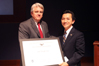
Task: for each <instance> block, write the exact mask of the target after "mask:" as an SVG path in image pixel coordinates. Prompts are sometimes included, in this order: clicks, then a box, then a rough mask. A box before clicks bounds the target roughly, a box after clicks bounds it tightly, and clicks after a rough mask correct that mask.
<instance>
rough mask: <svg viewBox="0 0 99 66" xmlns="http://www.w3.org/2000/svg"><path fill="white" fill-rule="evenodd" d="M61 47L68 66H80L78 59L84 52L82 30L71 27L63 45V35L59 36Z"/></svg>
mask: <svg viewBox="0 0 99 66" xmlns="http://www.w3.org/2000/svg"><path fill="white" fill-rule="evenodd" d="M59 38H60V42H61V47H62V50H63V53H64V56H66V57H67V58H68V59H69V61H68V62H67V63H68V64H69V66H81V65H80V60H81V58H82V57H83V56H84V53H85V41H84V35H83V33H82V32H80V31H78V30H76V29H75V28H74V27H73V28H72V29H71V31H70V33H69V35H68V36H67V38H66V41H65V44H64V45H63V36H60V37H59Z"/></svg>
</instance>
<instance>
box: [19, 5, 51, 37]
mask: <svg viewBox="0 0 99 66" xmlns="http://www.w3.org/2000/svg"><path fill="white" fill-rule="evenodd" d="M43 12H44V7H43V5H42V4H40V3H35V4H33V5H32V6H31V16H32V17H31V18H30V19H28V20H26V21H24V22H22V23H21V24H20V25H19V39H29V38H45V37H49V36H50V35H49V31H48V26H47V24H46V22H44V21H42V20H41V19H42V17H43ZM38 23H39V24H40V28H41V31H42V33H43V37H41V36H40V33H39V30H38Z"/></svg>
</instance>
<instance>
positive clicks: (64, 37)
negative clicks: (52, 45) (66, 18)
mask: <svg viewBox="0 0 99 66" xmlns="http://www.w3.org/2000/svg"><path fill="white" fill-rule="evenodd" d="M65 40H66V31H65V32H64V35H63V44H64V43H65Z"/></svg>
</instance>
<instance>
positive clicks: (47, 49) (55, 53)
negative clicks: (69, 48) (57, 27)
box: [20, 38, 64, 66]
mask: <svg viewBox="0 0 99 66" xmlns="http://www.w3.org/2000/svg"><path fill="white" fill-rule="evenodd" d="M20 48H21V58H22V65H23V66H58V64H60V63H62V62H64V57H63V53H62V50H61V45H60V41H59V38H37V39H20Z"/></svg>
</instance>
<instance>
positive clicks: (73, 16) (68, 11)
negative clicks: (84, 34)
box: [63, 10, 76, 20]
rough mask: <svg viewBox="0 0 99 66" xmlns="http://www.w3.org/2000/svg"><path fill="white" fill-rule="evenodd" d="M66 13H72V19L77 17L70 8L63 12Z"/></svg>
mask: <svg viewBox="0 0 99 66" xmlns="http://www.w3.org/2000/svg"><path fill="white" fill-rule="evenodd" d="M66 13H70V14H72V19H73V20H75V19H76V18H75V15H74V13H73V12H72V11H70V10H65V11H64V12H63V14H66Z"/></svg>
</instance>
